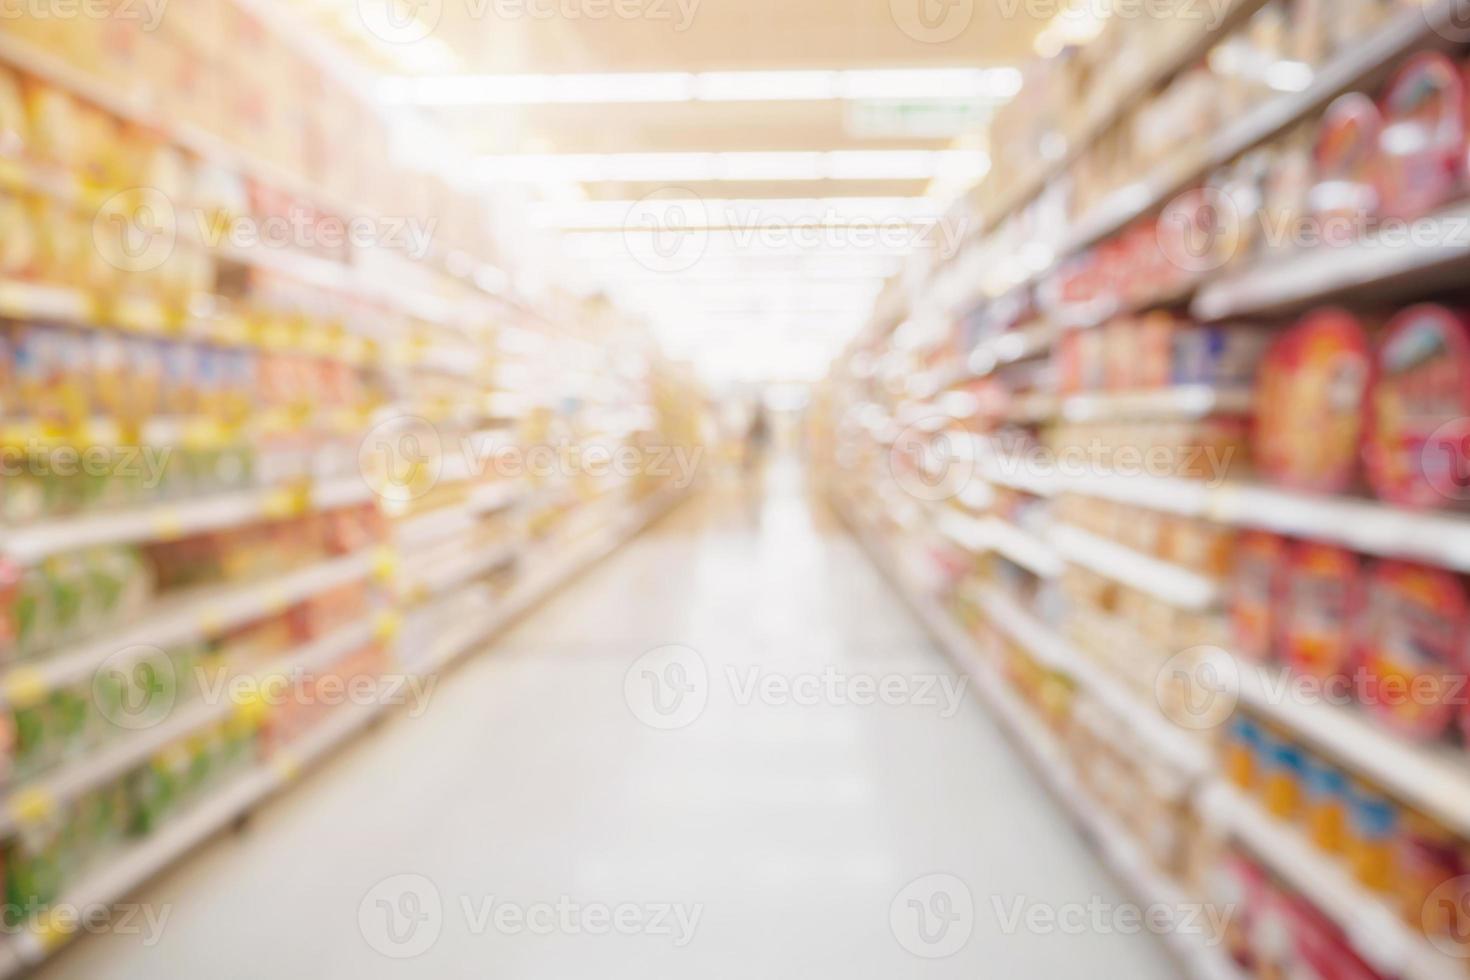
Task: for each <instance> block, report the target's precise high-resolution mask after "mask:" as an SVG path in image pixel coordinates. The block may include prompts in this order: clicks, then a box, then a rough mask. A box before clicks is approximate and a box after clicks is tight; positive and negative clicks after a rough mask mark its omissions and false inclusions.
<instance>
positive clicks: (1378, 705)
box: [1358, 562, 1470, 740]
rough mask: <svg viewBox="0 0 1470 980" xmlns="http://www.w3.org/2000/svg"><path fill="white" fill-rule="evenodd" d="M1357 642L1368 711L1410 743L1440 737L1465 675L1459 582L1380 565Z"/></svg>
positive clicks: (1467, 608)
mask: <svg viewBox="0 0 1470 980" xmlns="http://www.w3.org/2000/svg"><path fill="white" fill-rule="evenodd" d="M1358 634H1359V636H1360V637H1361V642H1362V645H1363V652H1362V670H1363V676H1362V678H1361V683H1362V685H1363V690H1362V692H1361V693H1360V697H1361V698H1362V700H1363V701H1364V702H1365V704H1366V705H1367V707H1368V710H1369V711H1371V712H1372V713H1373V714H1374V715H1376V716H1377V717H1378V718H1379V719H1380V720H1382V721H1383V723H1384V724H1386V725H1388V726H1389V727H1391V728H1393V729H1394V730H1395V731H1398V732H1400V733H1402V734H1404V735H1406V736H1409V737H1410V738H1414V739H1419V740H1428V739H1434V738H1437V737H1439V736H1441V735H1443V734H1445V732H1446V731H1447V730H1448V729H1449V727H1450V724H1451V722H1452V721H1453V720H1454V718H1455V714H1456V707H1457V704H1456V697H1457V696H1459V695H1461V694H1462V693H1463V689H1464V683H1463V681H1464V678H1465V675H1466V672H1467V670H1470V664H1467V663H1466V656H1467V643H1466V637H1467V636H1470V602H1467V599H1466V594H1465V587H1464V584H1463V583H1462V582H1461V581H1460V579H1459V578H1458V577H1456V576H1454V575H1451V574H1450V573H1448V572H1444V571H1440V570H1439V569H1434V568H1426V567H1423V566H1419V565H1412V564H1409V563H1406V562H1383V563H1381V564H1379V565H1378V567H1377V568H1376V569H1375V570H1374V572H1373V573H1372V575H1371V577H1370V579H1369V583H1368V591H1367V600H1366V603H1365V606H1364V611H1363V618H1362V621H1361V623H1360V625H1359V627H1358Z"/></svg>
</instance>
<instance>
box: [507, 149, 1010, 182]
mask: <svg viewBox="0 0 1470 980" xmlns="http://www.w3.org/2000/svg"><path fill="white" fill-rule="evenodd" d="M989 170H990V158H989V156H987V155H986V154H985V153H982V152H980V151H977V150H838V151H833V152H828V153H800V152H776V153H514V154H505V155H500V156H487V157H481V158H480V176H481V177H483V178H485V179H486V180H498V181H508V182H517V183H537V182H541V181H546V180H574V181H580V182H585V183H601V182H607V181H626V182H639V183H669V182H677V181H688V182H691V183H699V182H717V181H791V180H823V179H826V180H932V179H934V178H936V177H942V178H946V179H956V178H968V179H972V180H979V179H980V178H981V177H984V176H985V174H986V173H988V172H989Z"/></svg>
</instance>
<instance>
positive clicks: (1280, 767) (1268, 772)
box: [1260, 731, 1306, 821]
mask: <svg viewBox="0 0 1470 980" xmlns="http://www.w3.org/2000/svg"><path fill="white" fill-rule="evenodd" d="M1261 746H1262V754H1263V755H1264V757H1265V758H1264V760H1263V766H1262V769H1263V772H1262V775H1263V776H1264V779H1263V780H1262V783H1261V787H1260V788H1261V795H1262V798H1263V799H1262V802H1263V803H1264V804H1265V806H1266V810H1267V812H1269V813H1270V814H1271V815H1272V816H1274V817H1276V818H1277V819H1279V820H1288V821H1291V820H1295V819H1296V818H1297V817H1298V816H1300V815H1301V812H1302V799H1303V796H1304V790H1305V785H1306V753H1305V752H1303V751H1302V749H1301V747H1300V746H1298V745H1296V744H1295V743H1294V742H1292V741H1291V739H1290V738H1287V737H1284V736H1282V735H1280V734H1278V733H1276V732H1271V731H1266V732H1264V733H1263V734H1262V736H1261Z"/></svg>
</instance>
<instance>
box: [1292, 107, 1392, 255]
mask: <svg viewBox="0 0 1470 980" xmlns="http://www.w3.org/2000/svg"><path fill="white" fill-rule="evenodd" d="M1382 132H1383V117H1382V116H1381V115H1380V114H1379V112H1378V106H1376V105H1374V104H1373V100H1372V99H1370V98H1368V97H1367V96H1366V95H1363V94H1362V93H1360V92H1353V93H1351V94H1349V95H1344V96H1343V97H1342V98H1340V99H1338V100H1337V101H1336V102H1334V103H1332V105H1331V107H1329V108H1328V110H1327V115H1326V116H1325V117H1324V118H1323V120H1322V129H1321V132H1320V133H1319V135H1318V137H1317V149H1316V164H1317V183H1316V185H1315V186H1314V187H1313V188H1312V191H1311V194H1310V197H1309V207H1310V210H1311V212H1312V214H1313V215H1314V216H1316V217H1317V218H1318V219H1319V220H1321V221H1322V222H1323V223H1324V228H1323V238H1324V241H1325V243H1326V244H1330V245H1346V244H1350V243H1351V240H1350V239H1349V238H1348V237H1347V235H1345V234H1344V233H1343V232H1348V233H1352V237H1353V238H1355V237H1356V234H1355V232H1356V230H1357V228H1359V227H1360V226H1361V222H1363V221H1364V219H1367V218H1372V217H1374V216H1376V215H1377V214H1378V205H1379V201H1378V188H1379V183H1380V182H1381V180H1382V178H1381V177H1380V175H1379V173H1378V170H1379V155H1378V154H1379V142H1380V140H1381V138H1382ZM1339 223H1342V224H1344V225H1345V227H1344V228H1343V229H1341V230H1340V229H1339V228H1338V227H1337V225H1338V224H1339Z"/></svg>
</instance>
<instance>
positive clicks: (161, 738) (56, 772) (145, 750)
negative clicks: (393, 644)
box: [0, 621, 374, 838]
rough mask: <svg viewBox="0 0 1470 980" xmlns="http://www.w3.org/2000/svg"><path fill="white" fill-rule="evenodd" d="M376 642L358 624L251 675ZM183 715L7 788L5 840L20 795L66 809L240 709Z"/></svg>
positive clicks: (0, 804)
mask: <svg viewBox="0 0 1470 980" xmlns="http://www.w3.org/2000/svg"><path fill="white" fill-rule="evenodd" d="M373 636H374V624H373V623H372V622H371V621H368V622H360V623H353V624H351V625H348V626H345V627H341V628H339V629H337V630H334V631H333V632H332V633H329V634H328V635H326V636H324V637H321V638H320V639H317V640H312V641H310V642H307V643H305V644H302V645H301V646H299V647H296V648H295V649H294V650H292V651H290V652H289V653H287V654H285V655H283V656H282V657H280V658H278V659H277V660H276V661H275V662H273V663H272V664H270V665H268V666H266V667H264V668H261V669H258V670H256V671H252V672H250V674H249V676H253V677H255V678H257V679H259V678H262V677H266V676H269V675H271V674H276V673H281V672H283V671H290V670H294V669H298V668H299V669H301V670H306V671H311V670H313V669H315V668H317V667H318V666H319V665H321V664H323V663H329V662H330V661H332V660H334V659H336V658H339V657H341V656H343V655H345V654H347V653H350V652H351V651H352V650H354V649H356V648H358V647H360V646H363V645H365V644H367V643H369V642H371V641H372V639H373ZM182 709H183V710H181V711H180V712H179V713H178V714H176V715H174V716H172V717H170V718H168V719H166V720H164V721H162V722H161V723H159V724H157V725H155V726H153V727H152V728H149V729H147V730H144V731H138V732H134V733H131V734H129V735H122V736H119V737H117V738H116V739H114V740H113V741H112V743H110V744H104V745H101V746H97V747H94V748H93V749H92V750H91V751H90V752H89V753H88V754H87V755H84V756H82V757H80V758H77V759H74V760H70V761H68V762H64V763H62V764H61V765H60V766H58V767H55V768H53V769H51V770H48V771H47V772H44V773H41V774H40V775H39V776H36V777H33V778H31V779H28V780H25V781H24V782H21V783H19V784H17V785H15V786H11V787H9V788H7V789H6V791H5V794H4V797H3V799H0V838H3V837H6V836H8V835H9V834H11V833H12V832H14V831H15V829H16V827H17V826H18V824H17V821H16V815H15V812H14V810H13V809H12V808H11V807H10V806H8V805H5V804H9V803H10V802H11V801H13V800H14V799H16V798H17V797H18V796H19V795H20V794H26V795H29V794H33V793H41V794H44V797H45V798H46V799H47V800H48V801H49V803H50V804H51V805H53V806H63V805H66V804H67V803H69V802H71V801H73V800H75V799H76V798H77V797H79V796H81V795H82V794H83V793H86V792H87V791H88V790H90V789H92V788H93V787H95V786H97V785H99V784H100V783H102V782H104V781H105V780H107V779H109V778H111V777H114V776H119V775H122V774H123V773H126V772H127V771H128V770H130V769H132V768H134V767H135V766H138V765H141V764H142V763H144V762H146V761H147V760H148V759H149V758H151V757H152V756H153V755H155V754H156V753H158V752H159V751H161V750H162V749H164V748H166V747H167V746H169V745H171V744H173V743H174V742H177V741H178V740H179V739H181V738H184V737H186V736H188V735H189V734H190V733H192V732H195V731H198V730H199V729H201V728H204V727H205V726H207V725H209V724H210V723H212V722H215V721H219V720H221V719H224V718H226V717H228V716H229V715H230V713H231V712H233V711H234V710H235V709H236V706H235V704H234V703H233V702H231V701H228V700H222V701H219V702H214V703H210V702H207V701H200V700H198V699H197V698H196V699H195V700H194V701H193V702H189V703H185V704H184V705H183V706H182Z"/></svg>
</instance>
